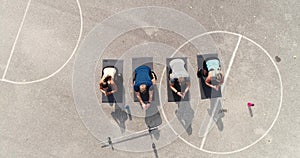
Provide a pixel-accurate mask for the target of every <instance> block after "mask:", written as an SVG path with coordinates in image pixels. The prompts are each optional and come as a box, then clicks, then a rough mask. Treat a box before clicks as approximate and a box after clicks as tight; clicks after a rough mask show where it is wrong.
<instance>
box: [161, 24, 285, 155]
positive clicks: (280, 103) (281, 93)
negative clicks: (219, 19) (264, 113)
mask: <svg viewBox="0 0 300 158" xmlns="http://www.w3.org/2000/svg"><path fill="white" fill-rule="evenodd" d="M217 33H224V34H230V35H235V36H238V37H239V38H243V39H246V40H248V41H250V42H252V43H253V44H254V45H256V46H257V47H259V48H260V49H261V50H262V51H263V52H264V53H265V54H266V55H267V56H268V57H269V59H270V60H271V62H272V63H273V65H274V67H275V69H276V71H277V74H278V78H279V82H280V102H279V107H278V111H277V113H276V116H275V119H274V121H273V122H272V124H271V126H270V127H269V128H268V129H267V131H266V132H265V133H264V134H263V135H262V136H261V137H260V138H258V139H257V140H256V141H254V142H253V143H251V144H249V145H247V146H245V147H243V148H241V149H238V150H234V151H228V152H217V151H209V150H206V149H204V148H199V147H197V146H195V145H194V144H192V143H190V142H188V141H187V140H185V139H184V138H182V137H181V136H180V135H179V134H178V133H177V132H176V131H175V129H174V128H173V127H172V126H171V124H170V122H169V120H168V119H167V117H166V115H165V112H164V109H163V108H162V110H161V112H162V114H163V117H164V119H165V120H166V123H167V124H168V125H169V126H170V128H171V129H172V131H173V132H174V133H175V134H176V135H177V136H178V138H180V139H181V140H182V141H183V142H185V143H186V144H188V145H189V146H191V147H193V148H195V149H197V150H200V151H204V152H207V153H210V154H220V155H226V154H233V153H237V152H241V151H243V150H246V149H248V148H250V147H251V146H253V145H255V144H256V143H258V142H259V141H260V140H262V139H263V138H264V137H265V136H266V135H267V134H268V133H269V132H270V130H271V129H272V128H273V126H274V124H275V122H276V121H277V119H278V116H279V114H280V110H281V107H282V98H283V85H282V79H281V74H280V71H279V69H278V67H277V65H276V63H275V61H274V60H273V59H272V57H271V56H270V54H269V53H268V52H267V51H266V50H265V49H264V48H263V47H262V46H261V45H259V44H258V43H256V42H255V41H253V40H252V39H250V38H248V37H246V36H243V35H241V34H238V33H234V32H229V31H222V30H218V31H210V32H205V33H202V34H199V35H197V36H195V37H193V38H191V39H189V40H188V41H186V42H185V43H184V44H182V45H181V46H180V47H179V48H178V49H177V50H176V51H175V52H174V53H173V55H172V56H174V55H175V54H176V53H177V52H178V51H179V50H180V49H181V48H182V47H183V46H185V45H186V44H187V43H189V42H191V41H193V40H194V39H197V38H199V37H202V36H205V35H210V34H217ZM231 59H232V58H231ZM232 62H233V61H232ZM165 71H166V69H164V70H163V72H162V73H165ZM160 84H161V83H160ZM159 90H160V91H161V88H160V89H159Z"/></svg>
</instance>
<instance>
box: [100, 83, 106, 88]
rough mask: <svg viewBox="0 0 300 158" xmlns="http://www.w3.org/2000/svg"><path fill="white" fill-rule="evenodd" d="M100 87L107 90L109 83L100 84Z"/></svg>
mask: <svg viewBox="0 0 300 158" xmlns="http://www.w3.org/2000/svg"><path fill="white" fill-rule="evenodd" d="M100 87H101V88H107V87H108V83H107V82H103V83H100Z"/></svg>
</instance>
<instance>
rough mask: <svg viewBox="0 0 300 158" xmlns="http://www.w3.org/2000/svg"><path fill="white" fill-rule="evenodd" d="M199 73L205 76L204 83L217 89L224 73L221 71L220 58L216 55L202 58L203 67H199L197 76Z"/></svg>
mask: <svg viewBox="0 0 300 158" xmlns="http://www.w3.org/2000/svg"><path fill="white" fill-rule="evenodd" d="M199 73H200V74H199ZM199 75H200V76H203V77H206V79H205V84H206V85H207V86H209V87H211V88H213V89H215V90H216V91H218V90H219V88H220V86H221V84H222V83H223V79H224V75H223V73H222V71H221V65H220V60H219V59H218V58H216V57H211V58H207V59H206V60H204V61H203V69H199V71H198V77H199Z"/></svg>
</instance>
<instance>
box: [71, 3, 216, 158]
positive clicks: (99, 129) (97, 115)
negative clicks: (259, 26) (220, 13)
mask: <svg viewBox="0 0 300 158" xmlns="http://www.w3.org/2000/svg"><path fill="white" fill-rule="evenodd" d="M120 26H122V27H120ZM186 26H189V27H191V28H190V29H188V30H187V29H186ZM146 27H149V28H151V27H153V28H161V29H166V30H170V31H172V32H174V33H176V34H178V35H180V36H181V37H183V38H185V39H190V38H192V37H193V36H194V35H195V34H201V33H204V32H206V31H205V29H204V28H203V27H202V25H200V24H199V23H198V22H197V21H196V20H195V19H193V18H191V17H190V16H188V15H186V14H185V13H182V12H179V11H177V10H174V9H170V8H163V7H141V8H133V9H130V10H126V11H123V12H120V13H117V14H115V15H112V16H111V17H109V18H107V19H105V20H104V21H103V22H102V23H101V24H99V25H98V26H96V27H95V28H94V29H93V30H92V31H91V32H90V33H89V34H88V36H87V37H86V38H85V39H84V41H83V43H81V45H80V48H79V49H78V55H77V57H76V59H75V64H74V73H73V94H74V100H75V106H76V110H77V112H78V114H79V116H80V118H81V119H82V121H83V123H84V125H85V126H86V128H87V129H88V130H89V131H90V132H91V133H92V135H93V136H95V138H96V139H98V140H100V141H104V142H106V139H107V137H111V139H112V140H113V141H121V142H122V143H126V141H123V140H120V139H129V140H130V141H131V144H127V145H122V146H118V145H119V144H121V143H116V144H115V148H116V149H120V150H126V151H133V152H142V151H148V150H152V148H151V146H147V148H144V147H143V145H142V144H140V143H145V142H146V143H147V141H143V142H140V143H136V144H135V145H134V147H138V148H134V149H132V148H131V147H130V145H131V146H132V143H133V142H134V141H135V139H132V137H133V138H137V139H138V138H140V137H139V135H141V134H142V135H143V134H145V133H144V132H145V131H146V132H147V130H141V131H138V132H135V133H132V132H130V131H125V132H124V133H120V132H119V129H118V128H119V127H117V126H115V125H113V126H112V124H111V123H110V120H107V119H106V118H107V117H101V116H103V115H105V114H104V113H103V111H102V109H101V108H100V107H99V106H102V105H99V103H98V98H97V95H96V94H95V91H96V87H97V86H95V83H97V82H98V81H95V78H96V77H95V72H97V70H96V69H97V66H96V65H97V60H98V59H99V57H101V56H102V54H103V52H104V50H105V49H106V47H108V45H109V44H111V43H112V42H113V41H114V40H115V39H116V38H117V37H119V36H121V35H122V34H124V33H126V32H128V31H131V30H135V29H138V28H146ZM206 41H207V45H209V48H210V49H211V50H212V51H215V50H216V48H215V44H214V42H213V40H212V39H211V38H210V37H207V39H206ZM192 43H193V42H192ZM193 45H194V46H195V47H196V48H198V49H200V48H202V46H201V45H197V43H195V44H193ZM116 58H117V59H118V58H119V57H116ZM126 132H127V133H126ZM162 132H167V133H168V134H169V137H170V140H173V138H176V137H177V136H176V135H174V133H173V132H172V131H171V130H166V129H164V130H162ZM114 138H115V139H114ZM148 141H150V142H151V141H154V140H153V139H150V140H148ZM156 143H159V142H156ZM166 144H167V143H166ZM144 145H145V146H146V144H144ZM125 147H126V148H125Z"/></svg>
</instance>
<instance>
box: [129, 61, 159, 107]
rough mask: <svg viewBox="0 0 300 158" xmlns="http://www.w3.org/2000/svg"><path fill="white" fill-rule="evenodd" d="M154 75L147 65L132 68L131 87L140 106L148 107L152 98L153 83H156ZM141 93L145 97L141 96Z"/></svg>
mask: <svg viewBox="0 0 300 158" xmlns="http://www.w3.org/2000/svg"><path fill="white" fill-rule="evenodd" d="M156 79H157V78H156V76H155V74H154V72H153V71H151V68H150V67H148V66H144V65H142V66H139V67H137V68H136V69H135V70H134V78H133V83H134V86H133V89H134V91H135V94H136V97H137V99H138V100H139V102H140V103H141V105H142V107H143V108H145V109H148V108H149V107H150V103H151V101H152V99H153V85H155V84H156ZM141 95H143V96H145V95H147V96H146V97H142V96H141Z"/></svg>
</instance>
